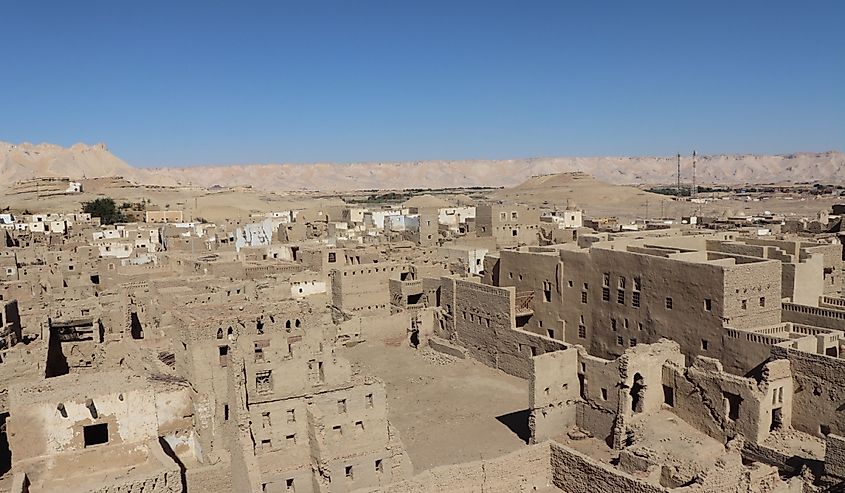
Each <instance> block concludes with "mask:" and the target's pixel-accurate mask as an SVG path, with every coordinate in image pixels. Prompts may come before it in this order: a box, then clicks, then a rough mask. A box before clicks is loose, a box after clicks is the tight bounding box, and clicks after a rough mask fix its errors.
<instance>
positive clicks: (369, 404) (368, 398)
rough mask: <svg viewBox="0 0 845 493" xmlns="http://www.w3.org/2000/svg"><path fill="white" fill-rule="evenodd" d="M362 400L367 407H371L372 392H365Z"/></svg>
mask: <svg viewBox="0 0 845 493" xmlns="http://www.w3.org/2000/svg"><path fill="white" fill-rule="evenodd" d="M364 400H365V402H366V406H367V408H368V409H369V408H372V407H373V394H367V395H366V396H365V397H364Z"/></svg>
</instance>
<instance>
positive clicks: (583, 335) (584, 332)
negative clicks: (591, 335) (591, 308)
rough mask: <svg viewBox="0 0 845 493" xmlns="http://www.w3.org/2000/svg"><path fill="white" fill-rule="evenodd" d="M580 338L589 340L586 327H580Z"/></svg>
mask: <svg viewBox="0 0 845 493" xmlns="http://www.w3.org/2000/svg"><path fill="white" fill-rule="evenodd" d="M578 338H579V339H586V338H587V327H586V326H584V325H579V326H578Z"/></svg>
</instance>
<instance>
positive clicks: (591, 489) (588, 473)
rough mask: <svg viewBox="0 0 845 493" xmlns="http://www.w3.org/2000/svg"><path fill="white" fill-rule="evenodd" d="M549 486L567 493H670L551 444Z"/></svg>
mask: <svg viewBox="0 0 845 493" xmlns="http://www.w3.org/2000/svg"><path fill="white" fill-rule="evenodd" d="M550 446H551V469H552V484H554V485H555V486H557V487H558V488H560V489H561V490H563V491H566V492H567V493H595V492H597V491H624V492H628V493H669V491H670V490H668V489H666V488H663V487H662V486H657V485H653V484H649V483H647V482H645V481H642V480H640V479H637V478H635V477H633V476H631V475H629V474H627V473H624V472H622V471H619V470H617V469H614V468H613V467H611V466H609V465H607V464H604V463H602V462H599V461H597V460H594V459H592V458H590V457H588V456H586V455H584V454H582V453H580V452H577V451H575V450H572V449H570V448H568V447H565V446H563V445H560V444H557V443H554V442H552V443H551V445H550Z"/></svg>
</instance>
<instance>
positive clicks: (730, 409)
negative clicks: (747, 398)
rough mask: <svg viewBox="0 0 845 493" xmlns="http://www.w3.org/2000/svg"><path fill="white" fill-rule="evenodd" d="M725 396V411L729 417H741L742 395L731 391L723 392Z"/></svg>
mask: <svg viewBox="0 0 845 493" xmlns="http://www.w3.org/2000/svg"><path fill="white" fill-rule="evenodd" d="M723 395H724V397H725V412H726V413H727V414H728V419H731V420H733V421H736V420H738V419H739V405H740V404H741V403H742V397H740V396H738V395H737V394H732V393H730V392H723Z"/></svg>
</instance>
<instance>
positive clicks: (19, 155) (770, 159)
mask: <svg viewBox="0 0 845 493" xmlns="http://www.w3.org/2000/svg"><path fill="white" fill-rule="evenodd" d="M681 166H682V180H683V181H684V182H685V183H688V182H689V181H690V180H691V177H692V163H691V159H690V158H689V157H685V158H683V159H682V163H681ZM564 172H583V173H588V174H590V175H592V176H594V177H596V178H597V179H598V180H600V181H603V182H606V183H610V184H661V183H662V184H671V183H674V182H675V180H676V178H675V173H676V160H675V158H674V157H584V158H577V157H576V158H526V159H509V160H466V161H415V162H392V163H356V164H332V163H315V164H255V165H231V166H191V167H184V168H157V169H153V168H133V167H132V166H129V165H128V164H127V163H125V162H124V161H122V160H121V159H119V158H118V157H116V156H114V155H113V154H111V153H110V152H109V151H108V149H106V147H105V146H103V145H102V144H99V145H95V146H86V145H83V144H77V145H74V146H72V147H69V148H63V147H59V146H55V145H51V144H39V145H32V144H20V145H12V144H6V143H3V142H0V180H3V182H4V183H11V182H14V181H17V180H21V179H25V178H32V177H35V176H68V177H70V178H76V179H78V178H83V177H87V178H92V177H100V176H115V175H119V176H123V177H125V178H127V179H130V180H133V181H135V182H138V183H145V184H151V185H175V184H183V185H195V186H202V187H211V186H214V185H220V186H234V185H251V186H253V187H256V188H262V189H268V190H353V189H378V188H443V187H458V186H505V187H510V186H515V185H517V184H519V183H522V182H523V181H525V180H527V179H528V178H530V177H532V176H539V175H549V174H556V173H564ZM696 175H697V181H698V183H699V184H702V185H703V184H740V183H778V182H807V181H822V182H829V183H843V182H845V154H843V153H841V152H825V153H798V154H789V155H779V156H757V155H713V156H699V158H698V162H697V173H696Z"/></svg>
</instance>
